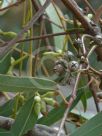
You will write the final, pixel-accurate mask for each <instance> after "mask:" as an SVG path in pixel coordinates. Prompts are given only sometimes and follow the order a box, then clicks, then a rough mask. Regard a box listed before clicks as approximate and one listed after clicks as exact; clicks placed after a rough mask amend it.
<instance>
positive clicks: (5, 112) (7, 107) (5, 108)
mask: <svg viewBox="0 0 102 136" xmlns="http://www.w3.org/2000/svg"><path fill="white" fill-rule="evenodd" d="M15 102H16V99H15V98H13V99H11V100H9V101H8V102H6V103H5V104H3V105H2V106H0V116H5V117H8V116H10V115H11V114H12V112H13V108H14V105H15Z"/></svg>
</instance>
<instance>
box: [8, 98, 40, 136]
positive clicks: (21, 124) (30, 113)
mask: <svg viewBox="0 0 102 136" xmlns="http://www.w3.org/2000/svg"><path fill="white" fill-rule="evenodd" d="M33 106H34V98H33V97H32V98H30V99H29V100H28V101H27V102H26V103H25V104H24V105H23V106H22V108H21V109H20V111H19V113H18V115H17V117H16V120H15V122H14V124H13V126H12V128H11V130H10V135H11V136H22V135H23V134H25V133H26V132H28V131H29V130H30V129H32V128H33V127H34V125H35V123H36V121H37V118H38V116H37V115H36V114H35V113H34V110H33Z"/></svg>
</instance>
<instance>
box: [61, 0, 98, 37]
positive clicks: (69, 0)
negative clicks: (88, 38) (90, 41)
mask: <svg viewBox="0 0 102 136" xmlns="http://www.w3.org/2000/svg"><path fill="white" fill-rule="evenodd" d="M61 1H62V2H63V4H64V5H65V6H66V7H67V8H68V9H70V10H71V12H72V13H73V14H74V15H75V17H76V18H77V19H78V20H79V21H80V22H81V23H82V25H83V27H84V28H85V29H86V30H87V32H88V33H90V34H92V35H96V32H95V30H94V29H93V27H92V25H91V24H90V22H88V20H87V19H86V18H85V17H84V14H83V13H82V12H81V10H80V8H79V6H78V5H77V3H76V2H75V1H74V0H61Z"/></svg>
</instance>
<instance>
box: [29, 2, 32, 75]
mask: <svg viewBox="0 0 102 136" xmlns="http://www.w3.org/2000/svg"><path fill="white" fill-rule="evenodd" d="M29 5H30V7H29V12H30V19H32V17H33V10H32V2H31V0H29ZM32 37H33V27H31V28H30V38H32ZM32 46H33V41H30V45H29V70H28V73H29V76H32V52H33V48H32Z"/></svg>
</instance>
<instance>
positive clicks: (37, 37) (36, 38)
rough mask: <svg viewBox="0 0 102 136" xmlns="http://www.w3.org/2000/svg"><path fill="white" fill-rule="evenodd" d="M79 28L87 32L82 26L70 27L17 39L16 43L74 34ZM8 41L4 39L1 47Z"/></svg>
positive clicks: (81, 31) (82, 31)
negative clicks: (64, 30) (61, 30)
mask: <svg viewBox="0 0 102 136" xmlns="http://www.w3.org/2000/svg"><path fill="white" fill-rule="evenodd" d="M77 30H78V31H80V33H85V31H84V30H83V29H82V28H73V29H69V30H68V31H66V32H60V33H51V34H44V35H40V36H34V37H32V38H26V39H21V40H18V41H16V43H22V42H29V41H31V40H39V39H46V38H52V37H54V36H60V35H67V34H74V33H75V32H76V31H77ZM8 43H9V41H8V42H4V41H3V43H2V44H1V45H0V47H4V46H7V44H8Z"/></svg>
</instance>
